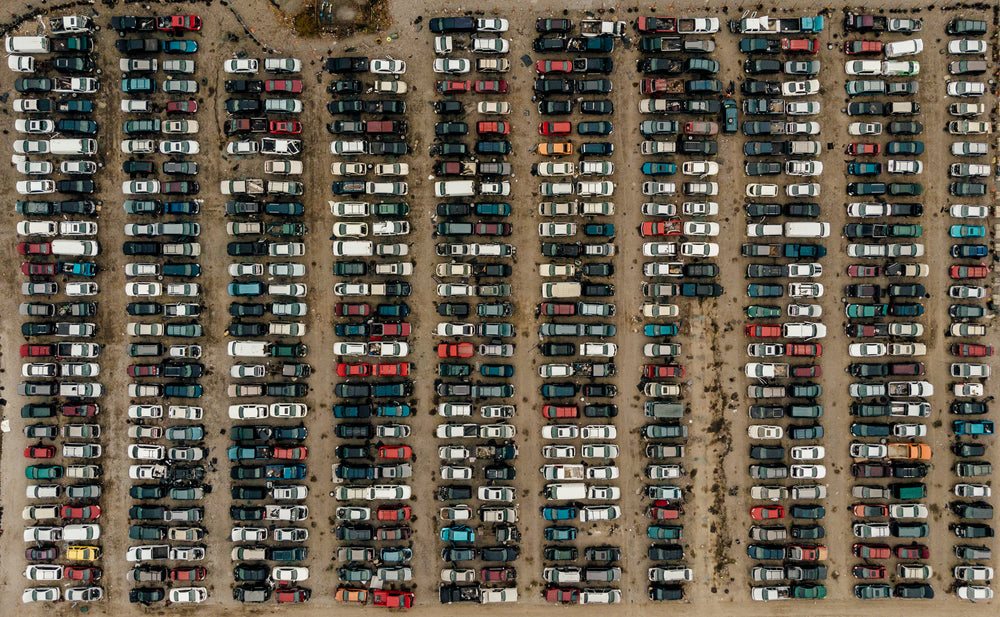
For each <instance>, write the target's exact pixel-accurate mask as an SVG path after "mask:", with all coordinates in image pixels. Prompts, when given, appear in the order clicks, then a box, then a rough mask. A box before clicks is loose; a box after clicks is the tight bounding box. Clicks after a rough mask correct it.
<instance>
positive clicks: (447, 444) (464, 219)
mask: <svg viewBox="0 0 1000 617" xmlns="http://www.w3.org/2000/svg"><path fill="white" fill-rule="evenodd" d="M433 21H435V22H437V23H440V24H442V28H441V29H440V30H441V31H440V32H439V33H438V34H437V36H435V37H434V52H435V55H436V58H435V60H434V62H433V67H432V68H433V70H434V72H435V73H436V74H438V75H439V76H440V77H442V78H444V79H442V80H439V81H438V82H436V89H435V90H436V93H437V100H435V101H434V104H433V108H434V112H435V115H436V122H435V126H434V134H435V138H434V142H433V143H432V144H431V145H430V154H431V156H432V157H434V161H435V164H434V172H435V175H436V176H437V177H438V178H439V179H440V181H439V182H438V183H436V187H437V188H438V189H439V190H436V195H437V196H438V197H439V198H441V201H440V202H439V203H438V204H437V206H436V211H435V217H434V219H433V220H434V221H435V227H434V229H433V233H434V236H435V237H436V238H437V239H438V241H439V244H438V249H437V253H438V256H439V260H438V262H437V264H436V266H435V271H434V275H435V276H434V278H435V280H436V281H437V282H438V288H437V292H438V302H437V313H438V322H437V325H436V328H435V331H434V335H435V341H434V344H435V345H436V348H437V356H438V364H437V366H436V371H435V372H436V380H435V400H436V402H437V414H438V415H439V416H440V417H441V423H440V424H438V426H437V429H436V437H437V438H438V439H439V440H440V442H439V443H440V445H439V446H438V456H439V459H440V468H439V473H440V484H439V486H438V492H437V498H438V500H439V501H441V502H442V508H441V511H440V513H441V517H440V521H439V525H438V529H437V533H438V537H439V539H440V541H441V546H442V548H441V559H442V561H444V564H442V566H443V567H442V569H441V572H440V578H441V585H440V587H439V590H438V596H439V597H438V599H439V601H440V602H441V603H444V604H450V603H452V602H477V603H483V604H489V603H495V602H516V601H517V598H518V593H517V586H516V582H515V581H516V579H517V575H518V571H517V568H515V567H514V565H513V562H514V561H516V560H517V559H518V557H519V555H520V540H521V533H520V531H519V529H518V526H517V523H518V519H519V516H520V508H519V505H518V503H517V501H518V495H517V493H516V490H515V488H514V487H513V486H512V481H513V480H514V478H515V477H516V474H517V470H516V468H515V467H514V461H515V460H516V457H517V448H516V447H515V446H514V445H513V440H514V438H515V429H514V426H513V425H512V424H510V423H509V420H510V419H511V418H513V417H514V414H515V411H516V407H515V405H513V404H511V403H510V401H509V399H510V398H512V397H513V395H514V387H513V385H512V384H511V381H512V379H511V378H512V377H513V376H514V364H513V362H512V360H513V356H514V344H513V342H512V341H513V340H514V337H515V336H516V334H517V331H516V328H515V325H514V319H515V316H514V305H513V303H511V302H510V301H509V296H511V295H512V294H513V293H514V292H515V291H516V287H515V286H514V285H512V281H511V279H510V276H511V274H512V267H511V265H510V261H511V257H512V256H513V248H512V247H511V246H510V245H509V244H503V241H504V240H505V238H506V237H507V236H510V234H511V233H512V228H511V224H510V223H509V222H506V221H507V218H508V217H509V216H510V215H511V214H512V207H511V204H510V203H508V201H509V196H510V195H511V186H510V183H509V182H507V181H506V178H507V177H509V176H510V175H511V164H510V163H509V162H508V161H507V158H508V156H509V155H511V154H512V147H511V143H510V141H509V139H510V133H511V123H510V122H509V121H508V120H507V118H508V116H509V114H510V113H511V105H510V103H508V102H507V101H506V100H504V99H505V98H506V97H505V96H504V95H506V94H508V93H509V91H510V85H509V84H508V82H507V80H506V79H504V77H505V73H506V72H507V71H508V70H509V69H510V60H509V59H508V58H507V52H508V50H509V45H508V43H507V41H506V40H505V39H503V38H502V37H503V36H504V34H503V33H504V32H506V31H507V30H508V28H509V23H508V21H507V20H506V19H503V18H487V19H475V20H474V32H473V33H472V36H471V39H470V38H466V37H465V36H464V35H463V34H464V32H465V30H457V29H456V28H457V27H458V26H459V25H461V24H457V23H451V22H448V21H447V20H446V19H440V20H433ZM432 30H433V29H432ZM493 36H497V37H499V38H487V37H493ZM494 45H500V46H501V48H502V53H498V54H492V55H489V56H486V57H480V56H479V55H478V54H479V53H480V52H481V51H482V50H483V49H485V48H490V49H494V47H493V46H494ZM469 51H471V52H472V53H473V54H474V55H473V56H472V57H471V58H469V57H463V56H464V55H465V54H467V53H468V52H469ZM473 72H475V75H472V73H473ZM466 74H468V75H469V76H470V77H472V78H473V80H472V81H468V82H465V83H468V84H470V85H471V87H470V88H462V87H460V86H461V84H462V82H459V81H454V80H451V78H462V77H463V76H464V75H466ZM468 91H471V92H472V93H473V94H474V95H475V99H477V100H478V102H477V101H475V100H473V101H470V100H468V96H466V95H463V94H462V93H463V92H468ZM498 95H499V96H498ZM470 137H471V138H473V139H475V142H474V144H473V143H470ZM474 182H479V186H480V190H479V193H480V194H482V193H484V192H493V193H498V192H499V193H501V195H497V196H496V197H492V198H491V197H486V196H482V197H481V201H476V195H475V193H476V191H475V189H474ZM490 182H495V183H496V184H497V185H499V186H501V187H502V189H501V190H499V191H497V190H491V189H489V188H488V187H487V190H486V191H484V190H483V187H484V186H485V185H488V184H489V183H490ZM479 242H481V243H482V244H465V243H479ZM477 416H478V417H479V418H481V421H477V420H476V418H477ZM477 502H478V503H477ZM476 519H478V521H476ZM477 562H478V563H477Z"/></svg>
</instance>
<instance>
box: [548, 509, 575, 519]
mask: <svg viewBox="0 0 1000 617" xmlns="http://www.w3.org/2000/svg"><path fill="white" fill-rule="evenodd" d="M577 514H578V511H577V509H576V507H575V506H562V507H559V508H554V507H549V508H543V509H542V517H543V518H544V519H545V520H547V521H571V520H573V519H575V518H576V516H577Z"/></svg>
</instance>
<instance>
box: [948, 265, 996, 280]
mask: <svg viewBox="0 0 1000 617" xmlns="http://www.w3.org/2000/svg"><path fill="white" fill-rule="evenodd" d="M989 274H990V269H989V267H987V266H986V264H979V265H978V266H952V267H950V268H948V276H950V277H951V278H953V279H984V278H986V277H987V276H989Z"/></svg>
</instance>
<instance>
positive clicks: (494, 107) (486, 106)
mask: <svg viewBox="0 0 1000 617" xmlns="http://www.w3.org/2000/svg"><path fill="white" fill-rule="evenodd" d="M476 111H478V112H479V113H481V114H497V115H507V114H509V113H510V103H508V102H507V101H479V102H478V103H476Z"/></svg>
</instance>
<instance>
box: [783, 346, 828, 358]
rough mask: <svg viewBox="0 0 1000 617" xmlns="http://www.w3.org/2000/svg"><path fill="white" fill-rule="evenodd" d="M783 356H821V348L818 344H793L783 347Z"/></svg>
mask: <svg viewBox="0 0 1000 617" xmlns="http://www.w3.org/2000/svg"><path fill="white" fill-rule="evenodd" d="M785 355H789V356H811V357H817V356H822V355H823V346H822V345H820V344H819V343H793V344H791V345H785Z"/></svg>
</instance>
